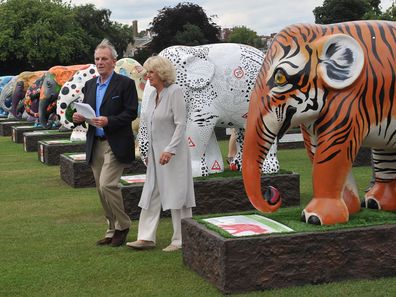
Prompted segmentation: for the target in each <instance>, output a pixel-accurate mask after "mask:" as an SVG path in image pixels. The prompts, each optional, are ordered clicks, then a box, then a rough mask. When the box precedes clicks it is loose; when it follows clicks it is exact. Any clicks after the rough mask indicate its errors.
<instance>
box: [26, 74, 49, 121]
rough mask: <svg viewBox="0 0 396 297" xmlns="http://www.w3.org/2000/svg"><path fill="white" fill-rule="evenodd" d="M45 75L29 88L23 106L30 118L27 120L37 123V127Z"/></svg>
mask: <svg viewBox="0 0 396 297" xmlns="http://www.w3.org/2000/svg"><path fill="white" fill-rule="evenodd" d="M44 77H45V76H44V75H43V76H41V77H39V78H38V79H37V80H36V81H35V82H34V83H33V84H32V85H31V86H29V87H28V89H27V91H26V94H25V99H24V100H23V104H24V106H25V112H26V114H27V116H28V118H27V120H28V121H31V122H36V123H35V125H36V126H39V125H40V123H39V114H38V111H39V110H38V109H39V99H40V90H41V86H42V85H43V81H44Z"/></svg>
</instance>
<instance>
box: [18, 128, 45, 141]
mask: <svg viewBox="0 0 396 297" xmlns="http://www.w3.org/2000/svg"><path fill="white" fill-rule="evenodd" d="M11 129H12V133H11V134H12V135H11V140H12V141H13V142H15V143H23V137H24V135H23V133H25V132H33V131H49V130H44V129H43V128H42V127H34V126H31V125H27V126H26V125H24V126H12V127H11Z"/></svg>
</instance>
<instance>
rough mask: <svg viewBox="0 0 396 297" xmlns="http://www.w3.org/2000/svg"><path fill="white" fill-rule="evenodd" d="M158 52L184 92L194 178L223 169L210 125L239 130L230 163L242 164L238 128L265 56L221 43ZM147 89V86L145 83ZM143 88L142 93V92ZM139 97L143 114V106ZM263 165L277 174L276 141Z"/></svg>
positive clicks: (143, 143)
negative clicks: (166, 59)
mask: <svg viewBox="0 0 396 297" xmlns="http://www.w3.org/2000/svg"><path fill="white" fill-rule="evenodd" d="M159 55H161V56H164V57H166V58H168V59H169V60H170V61H171V62H172V63H173V64H174V66H175V68H176V74H177V77H176V84H178V85H179V86H180V87H181V88H182V89H183V92H184V98H185V101H186V106H187V131H186V135H187V137H188V142H189V146H190V152H191V159H192V170H193V176H206V175H208V174H209V173H218V172H221V171H223V170H224V164H223V158H222V155H221V152H220V149H219V146H218V144H217V140H216V136H215V133H214V128H215V127H224V128H226V127H233V128H236V129H238V131H239V132H238V135H239V136H238V138H237V142H238V152H237V155H236V157H235V159H234V161H233V162H235V163H236V164H237V167H238V169H240V167H241V165H242V161H241V160H242V158H241V157H242V142H243V129H244V127H245V123H246V117H247V111H248V104H249V97H250V94H251V91H252V90H253V87H254V83H255V81H256V77H257V75H258V73H259V71H260V68H261V64H262V62H263V60H264V54H263V53H262V52H261V51H259V50H257V49H255V48H253V47H251V46H247V45H242V44H232V43H222V44H210V45H203V46H195V47H188V46H172V47H169V48H166V49H164V50H163V51H162V52H161V53H160V54H159ZM146 88H147V89H148V88H151V86H150V85H149V83H147V85H146ZM146 93H147V92H145V94H146ZM147 104H148V103H147V99H146V98H145V96H143V100H142V118H141V121H143V119H144V116H143V115H144V112H145V110H146V109H147V107H146V106H147ZM146 131H147V128H146V123H144V121H143V122H142V123H141V129H140V132H139V135H140V137H139V142H140V153H141V156H142V159H144V158H145V156H147V149H148V137H147V132H146ZM264 163H265V164H264V166H263V168H265V170H266V172H267V173H269V172H277V171H278V170H279V162H278V160H277V157H276V144H275V145H274V146H273V154H272V155H271V158H270V155H269V156H268V158H267V159H266V161H265V162H264Z"/></svg>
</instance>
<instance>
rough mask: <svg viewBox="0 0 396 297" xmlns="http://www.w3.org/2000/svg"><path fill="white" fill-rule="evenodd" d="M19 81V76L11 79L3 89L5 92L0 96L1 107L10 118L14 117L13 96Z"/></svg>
mask: <svg viewBox="0 0 396 297" xmlns="http://www.w3.org/2000/svg"><path fill="white" fill-rule="evenodd" d="M17 79H18V76H17V75H16V76H14V77H13V78H12V79H10V80H9V81H8V83H7V84H6V85H5V86H4V87H3V90H2V91H1V94H0V107H1V108H2V109H3V110H4V112H5V113H7V114H8V117H12V115H11V114H10V111H11V104H12V94H13V93H14V89H15V86H16V82H17Z"/></svg>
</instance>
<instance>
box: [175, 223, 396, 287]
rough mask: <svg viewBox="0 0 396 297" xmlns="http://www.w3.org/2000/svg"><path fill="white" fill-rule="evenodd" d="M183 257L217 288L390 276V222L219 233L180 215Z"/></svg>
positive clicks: (393, 260) (395, 231)
mask: <svg viewBox="0 0 396 297" xmlns="http://www.w3.org/2000/svg"><path fill="white" fill-rule="evenodd" d="M182 237H183V262H184V264H185V265H187V266H188V267H190V268H191V269H192V270H194V271H196V272H197V273H198V274H199V275H201V276H202V277H203V278H205V279H206V280H207V281H209V282H210V283H212V284H213V285H214V286H216V287H217V288H218V289H219V290H220V291H222V292H223V293H240V292H246V291H254V290H265V289H274V288H283V287H292V286H300V285H308V284H319V283H328V282H336V281H345V280H348V279H373V278H381V277H389V276H395V275H396V269H395V267H396V255H395V252H394V251H395V248H394V245H395V242H396V225H382V226H374V227H365V228H354V229H342V230H337V231H325V232H309V233H308V232H307V233H295V234H293V233H291V234H272V235H261V236H256V237H248V238H223V237H222V236H220V235H219V234H217V233H215V232H214V231H211V230H209V229H207V228H206V227H205V226H204V225H202V224H200V223H198V222H196V221H195V220H193V219H183V220H182Z"/></svg>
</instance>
